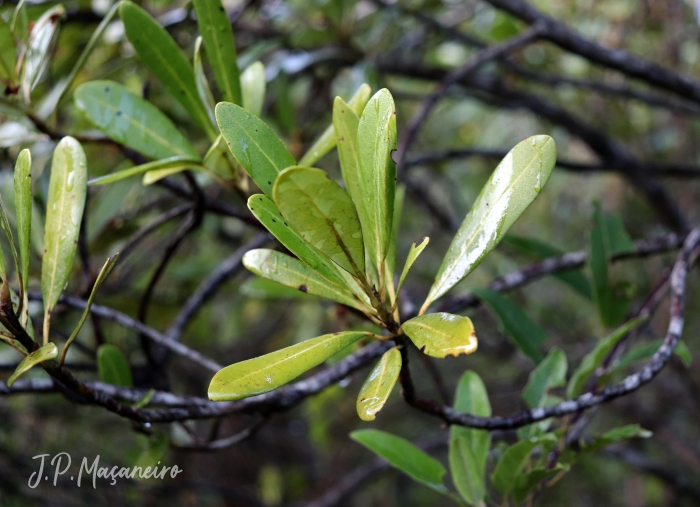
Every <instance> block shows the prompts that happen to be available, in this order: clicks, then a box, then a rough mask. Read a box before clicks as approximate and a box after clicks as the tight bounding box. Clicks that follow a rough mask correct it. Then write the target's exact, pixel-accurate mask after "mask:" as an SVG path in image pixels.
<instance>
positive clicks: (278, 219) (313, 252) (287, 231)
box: [248, 194, 343, 287]
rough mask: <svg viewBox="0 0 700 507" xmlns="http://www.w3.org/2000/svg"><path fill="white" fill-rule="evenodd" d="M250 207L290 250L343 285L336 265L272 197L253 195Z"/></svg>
mask: <svg viewBox="0 0 700 507" xmlns="http://www.w3.org/2000/svg"><path fill="white" fill-rule="evenodd" d="M248 208H249V209H250V211H251V213H253V215H255V218H257V219H258V220H259V221H260V223H261V224H263V225H264V226H265V228H266V229H267V230H268V231H270V232H271V233H272V235H273V236H274V237H275V238H277V239H278V240H279V242H280V243H282V244H283V245H284V246H285V247H286V248H287V249H288V250H289V251H290V252H292V253H293V254H294V255H296V256H297V257H298V258H299V259H301V260H302V261H303V262H305V263H306V264H308V265H309V266H311V267H312V268H313V269H314V270H316V271H318V273H319V274H320V275H321V276H323V277H324V278H326V279H328V280H329V281H331V282H333V283H334V284H336V285H339V286H341V287H342V286H343V282H342V280H341V279H340V278H339V277H338V272H337V271H336V268H335V265H334V264H333V263H332V262H329V261H328V259H327V258H326V257H325V256H324V255H323V254H321V252H319V251H318V250H317V249H315V248H313V247H312V246H310V245H309V244H308V243H307V242H306V241H305V240H304V238H302V237H301V236H300V235H299V233H297V232H296V231H295V230H294V229H293V228H292V227H290V226H289V225H288V223H287V221H286V220H285V218H284V217H283V216H282V213H281V212H280V210H279V208H278V207H277V205H276V204H275V203H274V202H273V201H272V199H270V198H269V197H267V196H266V195H262V194H255V195H251V196H250V198H249V199H248Z"/></svg>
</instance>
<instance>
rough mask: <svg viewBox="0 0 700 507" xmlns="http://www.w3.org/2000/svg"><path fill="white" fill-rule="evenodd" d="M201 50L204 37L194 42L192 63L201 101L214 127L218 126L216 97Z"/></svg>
mask: <svg viewBox="0 0 700 507" xmlns="http://www.w3.org/2000/svg"><path fill="white" fill-rule="evenodd" d="M201 49H202V37H197V39H196V40H195V41H194V61H193V62H192V66H193V67H194V82H195V84H196V85H197V93H198V94H199V99H200V100H201V101H202V104H204V109H205V110H206V111H207V117H208V118H209V121H210V122H211V124H212V125H216V118H215V117H214V108H215V107H216V102H215V101H214V95H212V93H211V88H209V83H208V82H207V77H206V76H205V75H204V66H203V65H202V54H201Z"/></svg>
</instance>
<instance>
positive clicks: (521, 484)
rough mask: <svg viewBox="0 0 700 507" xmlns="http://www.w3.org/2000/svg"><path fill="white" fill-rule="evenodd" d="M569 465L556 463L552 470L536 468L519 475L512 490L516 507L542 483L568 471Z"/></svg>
mask: <svg viewBox="0 0 700 507" xmlns="http://www.w3.org/2000/svg"><path fill="white" fill-rule="evenodd" d="M569 468H570V467H569V465H565V464H562V463H557V464H556V465H555V466H554V467H552V468H536V469H534V470H531V471H529V472H527V473H525V474H522V475H519V476H518V478H517V479H516V484H515V487H514V488H513V499H514V500H515V503H516V504H517V505H522V504H523V503H524V502H525V500H526V499H527V496H528V495H529V494H530V493H534V492H535V491H537V490H539V489H540V487H542V483H543V482H546V481H548V480H550V479H553V478H555V477H557V476H558V475H560V474H562V473H565V472H567V471H568V470H569Z"/></svg>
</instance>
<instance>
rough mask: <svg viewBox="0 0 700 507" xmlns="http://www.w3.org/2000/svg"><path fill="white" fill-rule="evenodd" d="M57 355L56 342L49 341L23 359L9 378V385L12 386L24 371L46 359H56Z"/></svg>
mask: <svg viewBox="0 0 700 507" xmlns="http://www.w3.org/2000/svg"><path fill="white" fill-rule="evenodd" d="M57 355H58V349H57V348H56V344H55V343H47V344H46V345H44V346H43V347H41V348H39V349H37V350H35V351H34V352H32V353H31V354H29V355H28V356H26V357H25V358H24V359H22V361H21V362H20V363H19V364H18V365H17V368H15V372H14V373H13V374H12V375H11V376H10V378H9V379H7V387H12V384H14V383H15V380H17V379H18V378H19V377H20V376H22V375H23V374H24V373H26V372H28V371H29V370H31V369H32V368H33V367H34V366H36V365H37V364H39V363H43V362H44V361H48V360H50V359H55V358H56V356H57Z"/></svg>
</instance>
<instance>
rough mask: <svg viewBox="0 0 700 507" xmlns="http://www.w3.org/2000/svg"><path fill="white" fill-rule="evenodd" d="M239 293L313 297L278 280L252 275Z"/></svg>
mask: <svg viewBox="0 0 700 507" xmlns="http://www.w3.org/2000/svg"><path fill="white" fill-rule="evenodd" d="M240 292H241V294H243V295H245V296H247V297H249V298H253V299H314V298H318V296H313V295H312V294H309V293H307V292H302V291H300V290H299V289H297V288H296V287H287V286H286V285H282V284H281V283H279V282H274V281H272V280H268V279H267V278H261V277H259V276H254V277H252V278H249V279H248V280H246V281H245V282H243V284H241V287H240Z"/></svg>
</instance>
